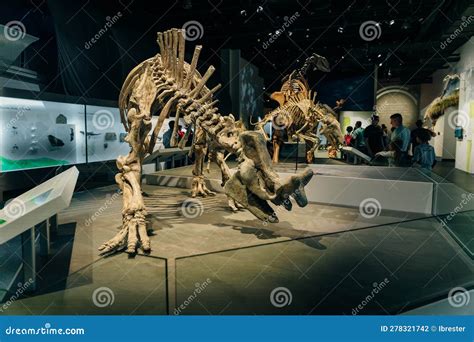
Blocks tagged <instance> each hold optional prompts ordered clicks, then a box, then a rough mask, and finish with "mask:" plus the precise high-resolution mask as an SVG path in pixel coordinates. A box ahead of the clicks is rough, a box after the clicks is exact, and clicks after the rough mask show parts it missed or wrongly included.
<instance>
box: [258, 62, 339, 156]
mask: <svg viewBox="0 0 474 342" xmlns="http://www.w3.org/2000/svg"><path fill="white" fill-rule="evenodd" d="M311 65H314V68H315V69H317V70H321V71H324V72H328V71H329V63H328V62H327V60H326V58H324V57H322V56H319V55H317V54H313V55H312V56H310V57H309V58H308V59H307V60H306V61H305V63H304V65H303V67H302V68H301V69H299V70H295V71H293V72H292V73H291V74H290V75H289V76H287V77H285V78H284V83H283V85H282V87H281V90H280V91H277V92H274V93H273V94H272V95H271V98H272V99H273V100H275V101H277V102H278V103H279V105H280V106H279V107H278V108H276V109H275V110H273V111H271V112H270V113H268V114H267V115H265V117H264V118H263V119H262V120H261V121H259V122H258V123H257V125H256V128H257V129H258V130H260V131H261V132H262V133H263V134H265V131H264V126H265V125H266V124H267V123H268V122H271V123H272V127H273V136H272V143H273V162H274V163H278V160H279V153H280V148H281V145H282V144H283V135H284V133H285V132H286V133H287V135H288V137H289V139H290V140H299V139H301V140H304V141H305V142H306V144H307V145H308V146H309V149H308V150H307V152H306V161H307V162H308V163H312V162H313V159H314V152H315V151H316V150H317V149H318V147H319V146H320V143H321V141H320V138H319V137H318V134H317V129H318V126H319V124H320V123H321V128H320V130H319V133H320V134H322V135H324V136H325V137H326V138H327V140H328V145H329V149H328V154H329V156H330V157H335V154H336V152H337V150H338V149H339V146H340V145H341V144H342V141H343V136H342V132H341V126H340V124H339V122H338V121H337V117H336V113H335V111H334V110H335V109H338V108H340V107H341V106H342V104H343V103H344V101H343V100H340V101H337V103H336V107H335V108H330V107H329V106H328V105H326V104H322V103H319V102H315V98H316V93H312V92H311V90H309V86H308V83H307V81H306V79H305V78H304V75H305V73H306V72H307V70H308V69H309V67H310V66H311ZM265 136H266V134H265ZM266 137H267V136H266ZM267 139H268V137H267Z"/></svg>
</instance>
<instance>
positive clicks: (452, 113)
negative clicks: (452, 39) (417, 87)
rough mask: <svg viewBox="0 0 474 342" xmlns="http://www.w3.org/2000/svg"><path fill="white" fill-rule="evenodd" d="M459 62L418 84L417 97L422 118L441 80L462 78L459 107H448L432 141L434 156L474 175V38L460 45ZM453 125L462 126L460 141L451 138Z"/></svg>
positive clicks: (437, 94)
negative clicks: (419, 90) (428, 81)
mask: <svg viewBox="0 0 474 342" xmlns="http://www.w3.org/2000/svg"><path fill="white" fill-rule="evenodd" d="M456 53H459V55H460V60H459V62H457V63H456V64H451V65H450V66H451V68H449V69H441V70H438V71H436V72H435V73H433V75H432V79H433V81H432V83H430V84H422V85H421V94H420V95H421V96H420V108H422V110H421V112H420V118H422V117H423V115H424V112H425V109H426V107H427V106H428V105H429V104H430V103H431V101H433V100H434V99H435V98H436V97H438V96H440V94H441V91H442V89H443V79H444V77H445V76H446V75H448V74H452V73H458V74H459V75H460V76H461V84H460V96H459V107H458V108H450V109H448V110H447V111H446V113H445V115H444V116H443V117H441V118H440V119H439V120H438V122H437V123H436V126H435V127H434V131H435V132H436V134H437V136H436V137H435V138H434V139H433V141H432V145H433V146H434V147H435V150H436V155H437V156H438V157H442V158H444V159H454V157H453V156H455V160H456V163H455V167H456V168H457V169H459V170H462V171H465V172H469V173H474V151H473V149H472V138H473V135H474V134H473V132H474V125H473V122H474V74H473V72H474V38H473V37H471V39H470V40H469V41H468V42H466V43H465V44H464V45H463V46H461V47H460V48H459V49H458V50H457V51H456ZM456 122H458V123H460V124H462V126H463V138H462V140H457V139H456V138H455V137H454V127H455V125H456Z"/></svg>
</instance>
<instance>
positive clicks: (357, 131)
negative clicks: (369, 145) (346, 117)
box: [352, 121, 365, 153]
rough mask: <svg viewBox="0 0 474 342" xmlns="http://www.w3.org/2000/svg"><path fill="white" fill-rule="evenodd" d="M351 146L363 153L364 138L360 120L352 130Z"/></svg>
mask: <svg viewBox="0 0 474 342" xmlns="http://www.w3.org/2000/svg"><path fill="white" fill-rule="evenodd" d="M352 139H353V141H354V142H353V146H354V147H355V148H356V149H358V150H359V151H361V152H363V153H365V139H364V129H363V128H362V122H360V121H357V122H356V123H355V126H354V130H353V131H352Z"/></svg>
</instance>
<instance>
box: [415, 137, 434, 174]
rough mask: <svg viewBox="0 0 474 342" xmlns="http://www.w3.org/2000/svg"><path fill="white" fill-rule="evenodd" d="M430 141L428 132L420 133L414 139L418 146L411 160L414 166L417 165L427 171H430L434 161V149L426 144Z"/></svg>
mask: <svg viewBox="0 0 474 342" xmlns="http://www.w3.org/2000/svg"><path fill="white" fill-rule="evenodd" d="M430 139H431V134H430V132H429V131H428V130H424V131H420V133H419V134H418V135H417V137H416V140H417V143H418V145H417V146H416V147H415V150H414V153H413V159H412V162H413V164H414V165H419V166H420V167H421V168H422V169H424V170H427V171H430V170H431V168H432V167H433V166H434V164H435V161H436V156H435V152H434V148H433V146H431V145H430V144H428V141H430Z"/></svg>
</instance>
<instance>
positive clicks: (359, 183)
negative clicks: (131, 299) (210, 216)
mask: <svg viewBox="0 0 474 342" xmlns="http://www.w3.org/2000/svg"><path fill="white" fill-rule="evenodd" d="M299 167H301V168H304V167H310V168H311V169H313V171H314V174H315V176H314V177H313V179H312V180H311V182H310V183H309V184H308V186H307V188H306V194H307V196H308V199H309V201H310V202H314V203H322V204H327V205H337V206H347V207H357V208H358V207H359V206H360V205H361V203H374V204H375V206H376V207H377V208H378V210H381V209H385V210H395V211H402V212H408V213H420V214H425V215H442V214H449V213H451V212H453V211H456V212H457V211H466V210H474V201H471V200H466V199H469V198H471V197H472V196H473V194H470V193H469V192H468V191H465V190H463V189H461V188H459V187H458V186H456V185H455V184H453V183H451V182H448V181H446V180H444V179H443V178H442V177H440V176H438V175H436V174H434V173H431V172H430V173H427V172H424V171H423V170H421V169H417V168H403V167H384V166H362V165H357V166H355V165H354V166H352V165H318V164H311V165H305V164H303V165H300V166H299ZM276 170H277V172H278V173H279V174H280V175H282V176H289V175H291V174H293V173H294V172H295V165H294V164H288V163H281V164H278V165H276ZM145 178H146V182H147V184H150V185H159V186H171V187H179V188H190V187H191V182H192V173H191V168H180V170H176V169H175V170H165V171H160V172H157V173H153V174H150V175H146V176H145ZM207 178H208V179H207V184H208V186H209V188H210V189H212V190H213V191H216V192H222V191H223V190H222V187H221V185H220V184H221V180H220V175H219V173H217V172H215V171H214V172H213V173H211V174H209V175H207ZM459 207H460V208H459ZM456 208H457V209H456Z"/></svg>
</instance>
